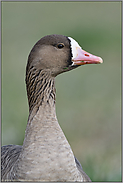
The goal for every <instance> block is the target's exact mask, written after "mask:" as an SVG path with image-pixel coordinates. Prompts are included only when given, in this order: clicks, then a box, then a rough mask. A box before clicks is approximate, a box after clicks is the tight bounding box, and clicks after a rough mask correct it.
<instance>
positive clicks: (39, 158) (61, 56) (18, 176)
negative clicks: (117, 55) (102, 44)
mask: <svg viewBox="0 0 123 183" xmlns="http://www.w3.org/2000/svg"><path fill="white" fill-rule="evenodd" d="M102 62H103V60H102V58H101V57H98V56H95V55H92V54H90V53H88V52H86V51H84V50H83V49H82V48H81V47H80V46H79V44H78V43H77V42H76V41H75V40H74V39H73V38H71V37H67V36H63V35H57V34H53V35H47V36H44V37H43V38H41V39H40V40H39V41H38V42H37V43H36V44H35V45H34V47H33V48H32V50H31V52H30V54H29V56H28V62H27V66H26V78H25V81H26V89H27V96H28V104H29V117H28V122H27V127H26V131H25V138H24V142H23V145H22V146H20V145H5V146H2V151H1V157H2V159H1V176H2V181H60V182H62V181H63V182H66V181H73V182H74V181H76V182H84V181H87V182H88V181H91V179H90V178H89V177H88V176H87V174H86V173H85V172H84V171H83V169H82V166H81V164H80V163H79V161H78V160H77V158H76V157H75V156H74V154H73V151H72V149H71V147H70V145H69V143H68V141H67V139H66V137H65V135H64V133H63V131H62V129H61V127H60V125H59V123H58V120H57V117H56V110H55V98H56V90H55V77H56V76H57V75H58V74H61V73H63V72H67V71H70V70H72V69H75V68H77V67H79V66H81V65H85V64H99V63H102Z"/></svg>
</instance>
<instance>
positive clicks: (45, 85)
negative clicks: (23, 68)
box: [26, 66, 56, 113]
mask: <svg viewBox="0 0 123 183" xmlns="http://www.w3.org/2000/svg"><path fill="white" fill-rule="evenodd" d="M26 87H27V96H28V103H29V113H31V111H32V110H33V108H36V111H38V109H39V106H41V105H42V104H43V103H47V104H50V100H53V102H54V103H55V96H56V92H55V86H54V78H53V77H51V74H50V72H48V71H45V70H38V69H36V68H35V67H34V66H32V67H31V68H30V69H29V70H28V72H27V73H26Z"/></svg>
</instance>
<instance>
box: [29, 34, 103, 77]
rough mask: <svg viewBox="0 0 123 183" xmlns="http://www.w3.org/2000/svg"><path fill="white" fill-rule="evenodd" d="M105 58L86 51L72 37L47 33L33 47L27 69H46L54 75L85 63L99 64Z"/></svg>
mask: <svg viewBox="0 0 123 183" xmlns="http://www.w3.org/2000/svg"><path fill="white" fill-rule="evenodd" d="M102 62H103V60H102V59H101V58H100V57H98V56H95V55H92V54H90V53H88V52H86V51H84V50H83V49H82V48H81V47H80V46H79V44H78V43H77V42H76V41H75V40H74V39H73V38H71V37H67V36H63V35H56V34H54V35H47V36H45V37H43V38H41V39H40V40H39V41H38V42H37V43H36V44H35V45H34V47H33V48H32V50H31V52H30V54H29V57H28V63H27V70H26V72H27V73H28V71H29V70H30V68H32V67H34V68H35V70H44V71H46V72H48V73H50V74H51V76H52V77H55V76H57V75H58V74H60V73H63V72H66V71H69V70H72V69H74V68H76V67H79V66H81V65H85V64H99V63H102Z"/></svg>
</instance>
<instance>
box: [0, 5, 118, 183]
mask: <svg viewBox="0 0 123 183" xmlns="http://www.w3.org/2000/svg"><path fill="white" fill-rule="evenodd" d="M48 34H62V35H66V36H70V37H72V38H74V39H75V40H76V41H77V42H78V43H79V44H80V45H81V46H82V48H83V49H84V50H86V51H88V52H90V53H92V54H95V55H97V56H101V57H102V58H103V61H104V63H103V64H99V65H85V66H81V67H79V68H77V69H75V70H73V71H70V72H68V73H64V74H61V75H59V76H58V77H57V78H56V89H57V97H56V110H57V117H58V121H59V123H60V125H61V127H62V129H63V131H64V133H65V135H66V137H67V139H68V141H69V143H70V145H71V147H72V149H73V152H74V154H75V156H76V157H77V158H78V159H79V161H80V162H81V164H82V166H83V169H84V171H85V172H86V173H87V174H88V175H89V177H90V178H91V180H92V181H121V2H2V145H7V144H20V145H22V143H23V139H24V134H25V128H26V124H27V119H28V102H27V96H26V86H25V68H26V63H27V58H28V55H29V52H30V50H31V48H32V47H33V45H34V44H35V43H36V42H37V41H38V40H39V39H40V38H41V37H43V36H45V35H48Z"/></svg>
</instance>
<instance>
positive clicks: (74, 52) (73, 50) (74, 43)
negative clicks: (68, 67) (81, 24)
mask: <svg viewBox="0 0 123 183" xmlns="http://www.w3.org/2000/svg"><path fill="white" fill-rule="evenodd" d="M68 38H69V39H70V41H71V42H70V43H71V49H72V55H73V56H72V59H74V58H76V57H77V55H78V51H77V48H81V47H80V46H79V44H78V43H77V42H76V41H75V40H74V39H73V38H71V37H68Z"/></svg>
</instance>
